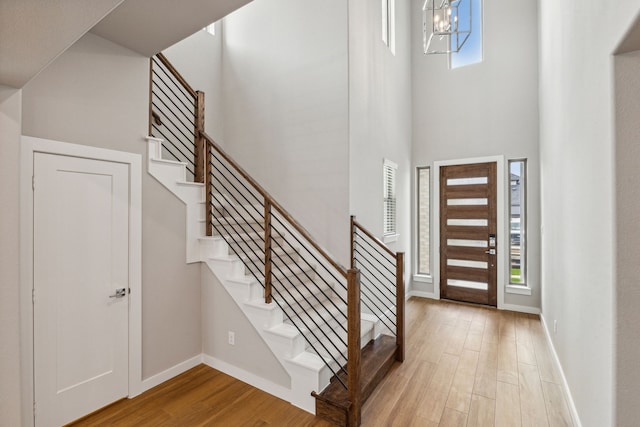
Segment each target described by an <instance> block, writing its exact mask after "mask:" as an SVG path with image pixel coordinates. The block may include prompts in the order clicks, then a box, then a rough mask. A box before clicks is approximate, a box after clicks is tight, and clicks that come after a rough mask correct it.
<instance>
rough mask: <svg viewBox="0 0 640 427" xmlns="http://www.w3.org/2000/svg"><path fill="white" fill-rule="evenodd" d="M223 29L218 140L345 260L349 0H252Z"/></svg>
mask: <svg viewBox="0 0 640 427" xmlns="http://www.w3.org/2000/svg"><path fill="white" fill-rule="evenodd" d="M222 28H223V35H222V36H223V61H222V67H223V69H222V83H223V88H224V89H223V109H224V111H223V117H224V137H223V140H224V146H225V148H226V149H227V150H228V151H229V152H230V154H231V155H232V157H234V158H235V159H236V160H237V161H238V162H239V163H240V165H242V166H243V167H244V168H245V169H247V171H248V172H249V173H250V174H252V175H253V176H254V178H256V180H257V181H258V182H260V183H261V184H262V185H263V186H264V187H265V188H266V190H267V191H269V192H271V194H272V195H273V196H274V197H275V198H276V199H277V200H278V201H279V202H280V203H281V204H282V205H283V206H284V207H285V208H286V209H287V210H288V211H289V212H290V213H291V214H292V215H293V216H294V217H295V218H296V219H298V220H299V221H300V222H301V224H302V225H303V226H304V227H305V228H307V230H308V231H309V232H310V233H311V235H312V236H314V237H315V238H316V240H317V241H319V242H321V244H322V245H323V246H325V247H326V248H327V249H328V250H329V251H330V252H331V253H332V254H334V256H336V257H337V258H338V259H339V260H340V261H341V262H342V263H344V264H345V265H346V262H347V260H348V252H349V240H348V237H349V195H348V191H349V183H348V180H349V176H348V174H349V171H348V168H349V147H348V138H349V132H348V57H347V47H348V38H347V36H348V34H347V2H345V1H341V0H323V1H313V0H255V1H253V2H251V3H249V4H248V5H246V6H244V7H243V8H241V9H239V10H237V11H236V12H234V13H233V14H231V15H229V16H227V17H226V18H225V19H224V20H223V25H222Z"/></svg>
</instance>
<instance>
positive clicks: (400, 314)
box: [350, 215, 405, 362]
mask: <svg viewBox="0 0 640 427" xmlns="http://www.w3.org/2000/svg"><path fill="white" fill-rule="evenodd" d="M357 230H360V231H361V232H362V233H363V234H364V235H365V236H367V237H368V238H369V239H371V240H372V241H373V242H375V243H376V244H377V245H378V246H379V247H380V249H382V250H383V251H384V252H385V253H387V254H389V256H391V257H393V259H394V260H395V263H396V272H395V273H396V283H395V285H396V344H397V346H398V349H397V351H396V360H397V361H398V362H403V361H404V351H405V319H404V299H405V290H404V252H393V251H392V250H391V249H389V248H388V247H387V245H385V244H384V243H382V242H381V241H380V239H378V238H377V237H375V236H374V235H373V233H371V232H370V231H369V230H367V229H366V228H364V227H363V226H362V225H361V224H360V223H359V222H358V221H356V217H355V216H354V215H351V239H350V240H351V254H350V259H351V261H350V262H351V268H355V267H356V266H355V263H356V255H355V235H356V231H357Z"/></svg>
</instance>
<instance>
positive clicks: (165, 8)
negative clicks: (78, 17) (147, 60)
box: [91, 0, 251, 56]
mask: <svg viewBox="0 0 640 427" xmlns="http://www.w3.org/2000/svg"><path fill="white" fill-rule="evenodd" d="M249 1H251V0H215V1H213V0H181V1H176V0H127V1H125V2H124V3H123V4H122V5H120V6H119V7H118V8H117V9H116V10H114V11H113V12H112V13H111V14H109V16H107V17H106V18H105V19H103V20H102V21H101V22H100V23H99V24H98V25H96V26H95V27H94V28H93V30H91V32H92V33H94V34H97V35H99V36H101V37H104V38H105V39H108V40H111V41H112V42H115V43H118V44H119V45H122V46H125V47H128V48H129V49H131V50H134V51H136V52H138V53H141V54H143V55H145V56H153V55H155V54H156V53H158V52H161V51H162V50H164V49H166V48H168V47H169V46H171V45H173V44H175V43H177V42H179V41H180V40H182V39H184V38H186V37H188V36H190V35H191V34H193V33H195V32H196V31H198V30H200V29H202V28H204V27H205V26H206V25H209V24H211V23H212V22H215V21H217V20H219V19H221V18H223V17H224V16H226V15H228V14H229V13H231V12H233V11H234V10H236V9H238V8H240V7H242V6H244V5H245V4H247V3H249Z"/></svg>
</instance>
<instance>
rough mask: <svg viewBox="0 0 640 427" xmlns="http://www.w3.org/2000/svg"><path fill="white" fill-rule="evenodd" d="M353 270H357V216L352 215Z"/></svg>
mask: <svg viewBox="0 0 640 427" xmlns="http://www.w3.org/2000/svg"><path fill="white" fill-rule="evenodd" d="M349 240H350V241H351V268H356V216H355V215H351V237H350V238H349Z"/></svg>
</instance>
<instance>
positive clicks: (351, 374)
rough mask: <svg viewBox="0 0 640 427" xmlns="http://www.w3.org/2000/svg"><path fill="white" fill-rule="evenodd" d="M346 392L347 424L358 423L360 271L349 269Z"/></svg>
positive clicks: (351, 426)
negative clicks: (349, 405) (348, 405)
mask: <svg viewBox="0 0 640 427" xmlns="http://www.w3.org/2000/svg"><path fill="white" fill-rule="evenodd" d="M347 319H348V321H347V341H348V349H347V358H348V359H347V375H348V380H347V392H348V394H349V401H350V402H351V408H350V410H349V419H348V425H349V426H350V427H357V426H359V425H360V416H361V406H362V401H361V397H362V396H361V392H360V356H361V346H360V271H359V270H357V269H354V268H352V269H350V270H349V271H348V272H347Z"/></svg>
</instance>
